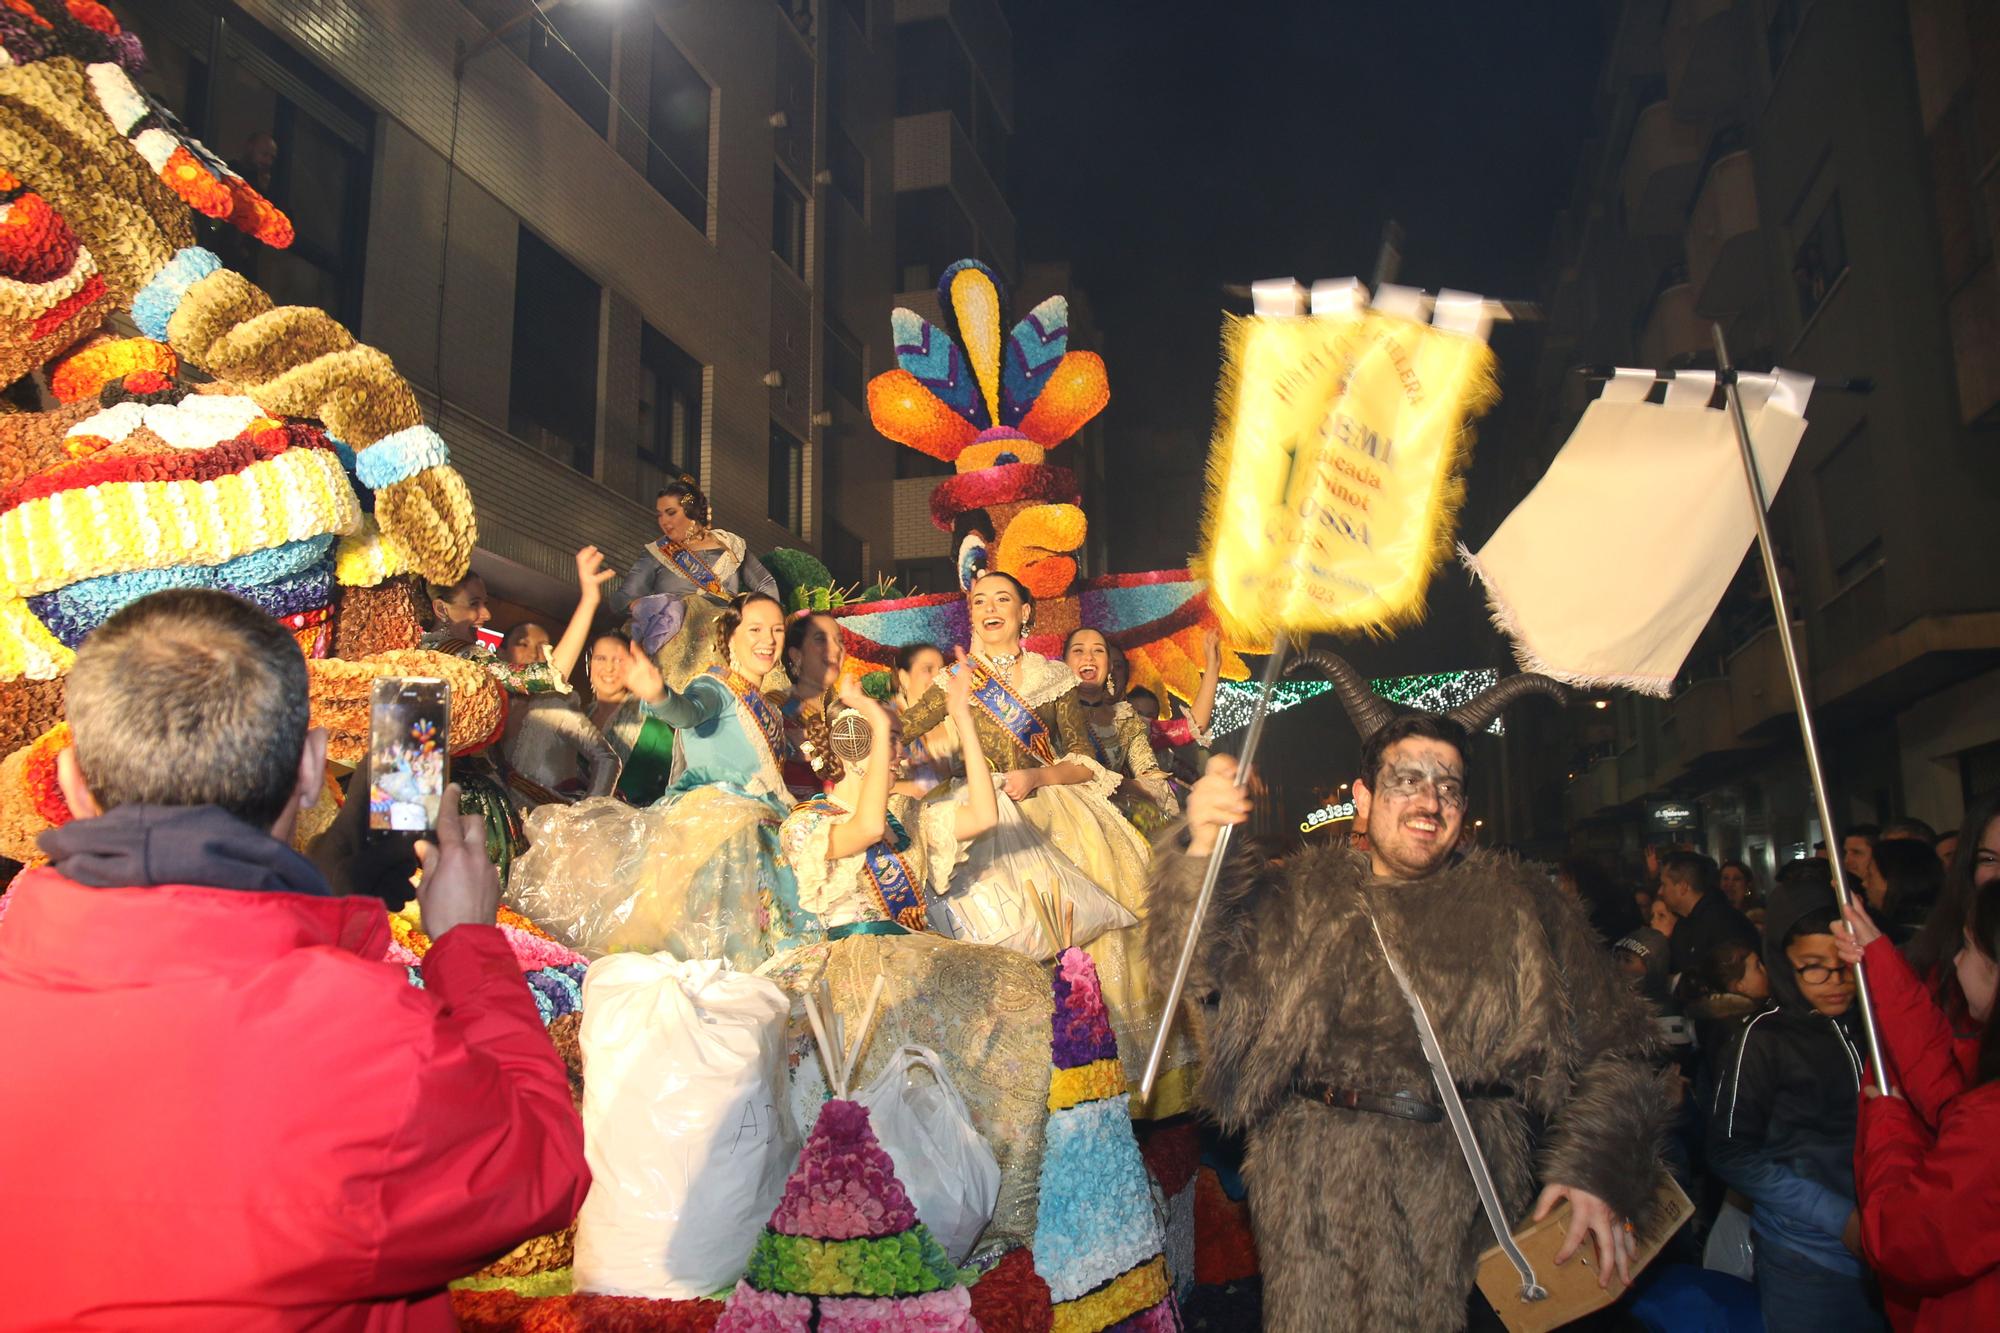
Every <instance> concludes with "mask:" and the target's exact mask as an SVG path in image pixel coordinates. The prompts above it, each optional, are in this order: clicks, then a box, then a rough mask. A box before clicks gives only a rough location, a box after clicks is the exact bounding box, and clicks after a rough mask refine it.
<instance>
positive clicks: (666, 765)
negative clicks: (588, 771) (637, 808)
mask: <svg viewBox="0 0 2000 1333" xmlns="http://www.w3.org/2000/svg"><path fill="white" fill-rule="evenodd" d="M673 768H674V729H673V728H672V727H670V726H668V725H667V724H666V723H664V722H662V721H660V719H658V718H656V717H648V718H647V719H646V722H645V725H644V726H642V727H640V728H639V738H638V739H637V740H635V741H634V742H632V757H631V758H630V759H627V760H626V761H625V767H624V768H623V769H621V770H620V771H619V773H618V794H619V795H620V796H623V797H624V798H625V799H626V800H628V801H630V802H631V803H632V804H633V805H651V804H652V803H653V802H655V801H657V800H659V799H660V798H661V797H662V796H664V795H666V793H667V783H668V782H669V781H670V780H671V779H672V777H673Z"/></svg>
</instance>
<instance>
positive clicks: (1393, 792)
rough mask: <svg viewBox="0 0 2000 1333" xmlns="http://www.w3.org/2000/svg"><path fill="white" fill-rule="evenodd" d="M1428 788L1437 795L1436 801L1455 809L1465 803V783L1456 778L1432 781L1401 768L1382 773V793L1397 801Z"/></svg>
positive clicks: (1404, 799) (1420, 774)
mask: <svg viewBox="0 0 2000 1333" xmlns="http://www.w3.org/2000/svg"><path fill="white" fill-rule="evenodd" d="M1426 788H1429V790H1430V791H1431V793H1432V794H1433V795H1435V796H1436V797H1437V803H1438V804H1439V805H1442V806H1449V807H1450V808H1452V809H1454V810H1457V809H1462V808H1464V805H1465V784H1464V783H1463V782H1460V781H1459V780H1458V779H1456V778H1439V779H1438V780H1437V781H1435V782H1433V781H1432V780H1431V779H1430V778H1429V777H1427V776H1426V775H1424V774H1422V773H1416V772H1412V771H1411V770H1409V769H1406V768H1401V769H1397V770H1395V771H1394V772H1391V773H1385V774H1383V775H1382V794H1383V795H1384V796H1388V797H1391V798H1393V799H1395V800H1398V801H1407V800H1409V799H1410V798H1412V797H1414V796H1415V795H1416V794H1417V793H1418V792H1420V791H1423V790H1425V789H1426Z"/></svg>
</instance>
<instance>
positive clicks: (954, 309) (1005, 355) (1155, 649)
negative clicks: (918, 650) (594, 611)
mask: <svg viewBox="0 0 2000 1333" xmlns="http://www.w3.org/2000/svg"><path fill="white" fill-rule="evenodd" d="M938 302H939V306H940V308H941V310H942V311H943V312H944V316H945V324H946V326H947V327H946V328H940V327H939V326H938V325H936V324H932V323H931V322H930V321H929V320H927V319H925V318H924V317H923V316H921V315H919V314H918V313H916V312H915V311H912V310H907V309H902V308H898V309H896V310H895V311H893V312H891V314H890V317H889V323H890V331H891V334H892V337H893V340H894V342H895V347H896V361H897V365H896V367H895V368H894V369H893V370H890V371H888V372H887V373H885V374H882V375H878V376H876V377H875V378H874V379H873V380H871V381H870V382H869V384H868V413H869V416H870V418H871V419H872V420H873V421H874V424H875V428H876V429H877V430H878V431H880V432H881V433H882V434H884V435H886V436H888V437H889V438H890V439H892V440H895V441H897V442H898V443H901V444H905V445H908V446H909V447H910V448H912V449H916V450H918V451H919V452H922V453H925V454H929V455H931V456H932V457H934V458H942V459H946V460H948V461H950V462H951V463H952V464H953V465H954V467H955V468H956V472H955V474H954V475H953V476H950V477H947V478H945V479H944V480H943V481H941V482H939V483H938V485H937V487H936V489H935V490H933V491H932V492H931V501H930V514H931V522H932V524H934V525H935V526H936V527H937V528H939V529H940V530H941V531H945V532H951V533H954V534H957V535H958V547H957V549H955V550H953V551H952V552H951V556H952V560H953V562H954V566H955V570H956V576H957V577H956V584H957V588H956V590H954V591H950V592H945V591H936V592H932V593H930V594H928V595H919V596H913V597H902V598H894V599H877V600H867V601H859V602H854V601H850V602H848V603H847V604H845V605H844V606H841V607H839V608H837V609H835V610H834V612H833V613H834V615H835V616H837V617H838V618H839V619H840V621H841V628H842V630H843V637H844V639H845V641H846V648H847V667H846V670H847V671H848V673H849V674H852V675H855V676H865V675H866V674H868V673H869V672H870V671H874V670H887V669H888V668H889V667H890V666H891V665H893V663H894V661H895V657H896V653H897V650H898V649H900V648H902V647H903V646H904V645H905V644H910V643H934V644H940V645H944V644H951V643H964V642H965V641H966V618H965V614H964V610H963V594H964V590H965V589H966V588H969V587H970V586H971V584H972V581H973V580H974V579H976V578H977V577H978V576H979V575H980V574H981V573H984V572H985V571H987V570H989V569H993V570H999V571H1001V572H1004V573H1007V574H1011V575H1013V576H1014V577H1015V578H1017V579H1019V580H1020V581H1021V582H1022V584H1023V585H1024V586H1026V587H1027V588H1028V589H1029V591H1030V592H1032V593H1033V594H1034V597H1035V602H1036V614H1035V621H1034V628H1033V631H1032V632H1031V633H1030V634H1029V636H1028V640H1027V647H1028V648H1029V649H1030V650H1032V651H1034V652H1039V653H1043V654H1046V655H1050V656H1054V655H1058V654H1060V653H1061V651H1062V644H1063V638H1064V636H1065V635H1066V634H1067V633H1068V632H1069V631H1070V630H1071V629H1074V628H1075V627H1076V626H1078V625H1088V626H1089V627H1090V628H1092V629H1096V630H1101V631H1102V632H1103V633H1104V635H1105V637H1106V638H1107V639H1109V640H1111V642H1112V643H1114V644H1115V645H1117V646H1118V647H1120V648H1122V649H1124V650H1125V653H1126V655H1127V657H1128V659H1129V661H1130V663H1131V667H1132V683H1133V684H1135V685H1144V686H1147V687H1149V688H1152V689H1154V690H1155V691H1159V690H1162V689H1168V690H1171V691H1172V692H1174V693H1176V694H1179V695H1181V696H1182V697H1184V698H1193V697H1194V694H1195V692H1196V690H1197V688H1198V684H1199V679H1200V675H1201V668H1202V662H1201V634H1202V628H1203V627H1204V626H1210V625H1213V624H1214V621H1213V619H1212V618H1211V617H1210V616H1209V614H1208V611H1207V604H1206V599H1205V597H1204V594H1203V589H1202V585H1201V584H1200V583H1199V582H1197V581H1196V580H1195V579H1194V578H1193V577H1192V576H1191V575H1190V574H1189V573H1188V572H1187V571H1186V570H1184V569H1183V570H1169V571H1162V572H1159V573H1154V574H1140V575H1124V576H1111V577H1108V578H1097V579H1092V580H1090V581H1089V582H1087V583H1084V584H1082V585H1081V586H1078V583H1077V559H1076V554H1075V553H1076V552H1077V551H1078V550H1079V549H1081V548H1082V546H1083V543H1084V538H1085V535H1086V533H1087V531H1088V520H1087V518H1086V516H1085V514H1084V512H1083V510H1082V509H1081V508H1080V507H1079V491H1078V487H1077V481H1076V477H1075V475H1074V474H1073V473H1071V472H1070V471H1069V470H1068V469H1067V468H1061V467H1055V466H1052V465H1050V464H1049V463H1048V462H1047V457H1046V456H1047V453H1048V451H1049V450H1050V449H1053V448H1055V447H1056V446H1058V445H1060V444H1061V443H1063V441H1065V440H1067V439H1069V438H1070V437H1072V436H1073V435H1075V434H1076V432H1077V431H1079V430H1081V429H1082V428H1083V427H1084V426H1085V425H1086V424H1087V423H1088V422H1090V421H1091V420H1092V419H1093V418H1094V417H1096V416H1097V415H1098V413H1100V412H1102V411H1103V410H1104V407H1105V405H1106V404H1107V403H1108V402H1109V401H1110V399H1111V388H1110V383H1109V381H1108V379H1107V378H1106V376H1105V370H1104V362H1103V361H1102V360H1101V359H1100V358H1099V357H1097V356H1096V355H1094V354H1093V353H1090V352H1084V351H1073V350H1071V348H1070V346H1069V303H1068V301H1067V300H1066V299H1065V298H1064V297H1061V296H1052V297H1050V298H1049V299H1047V300H1045V301H1043V302H1042V303H1041V304H1040V305H1037V306H1036V307H1035V308H1034V309H1033V310H1030V311H1029V312H1028V314H1027V315H1026V317H1024V318H1023V319H1021V320H1020V322H1018V323H1016V324H1014V325H1012V326H1011V327H1009V326H1008V325H1007V323H1006V317H1007V292H1006V288H1005V287H1004V286H1003V285H1002V283H1001V281H1000V279H999V278H998V276H997V275H995V274H994V272H993V271H992V270H991V269H989V268H987V267H986V266H985V265H983V264H980V263H978V262H976V261H974V260H969V259H967V260H960V261H959V262H958V263H956V264H953V265H952V266H951V267H950V268H948V269H946V270H945V272H944V275H943V278H942V280H941V281H940V282H939V283H938ZM1003 330H1005V332H1004V334H1003ZM1168 585H1172V586H1168ZM953 603H957V605H955V606H954V605H952V604H953ZM1086 607H1087V610H1086ZM1248 674H1249V673H1248V670H1247V668H1246V667H1245V666H1244V664H1243V662H1242V660H1241V659H1240V658H1238V657H1237V656H1236V655H1235V654H1234V653H1231V652H1228V651H1227V650H1225V652H1224V654H1223V675H1224V676H1225V677H1227V678H1229V679H1231V680H1239V679H1242V678H1243V677H1244V676H1246V675H1248Z"/></svg>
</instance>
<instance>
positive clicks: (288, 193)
mask: <svg viewBox="0 0 2000 1333" xmlns="http://www.w3.org/2000/svg"><path fill="white" fill-rule="evenodd" d="M129 26H130V27H131V29H132V31H133V32H135V33H136V34H137V35H138V37H139V40H140V41H141V42H142V43H143V44H144V45H145V48H146V53H147V61H148V65H149V69H148V71H147V73H146V74H145V75H143V76H141V78H140V82H141V83H142V84H144V85H145V87H146V89H147V91H149V92H151V93H152V94H153V95H154V96H155V97H157V98H159V99H160V101H161V102H162V103H163V104H164V105H165V106H166V107H167V109H168V110H170V111H172V112H173V113H174V114H175V115H176V116H178V117H179V118H180V120H181V121H182V123H183V124H185V125H186V126H187V127H188V129H189V130H190V131H191V132H193V133H194V134H195V135H196V136H198V137H199V138H201V139H202V140H203V141H204V142H205V143H206V144H207V145H208V147H209V148H210V149H212V150H214V151H215V152H216V153H218V154H220V155H221V156H222V157H223V158H224V159H226V160H227V161H228V163H229V165H230V168H231V169H232V170H234V171H236V172H237V173H238V174H239V175H241V176H242V177H243V178H244V179H245V180H247V181H249V182H250V184H251V185H252V186H253V187H255V188H256V189H257V191H258V192H259V193H261V194H263V195H264V196H265V197H266V198H268V199H270V201H271V202H272V203H274V204H276V205H277V206H278V207H279V208H281V209H283V210H284V211H285V213H286V214H287V215H288V216H289V217H290V218H291V220H292V226H293V229H294V231H295V232H296V237H295V239H294V240H293V242H292V244H291V245H290V246H289V247H287V248H286V249H283V250H273V249H271V248H270V247H268V246H266V245H263V244H262V243H261V242H258V241H255V240H252V239H251V238H250V237H248V236H245V235H244V234H243V233H242V232H240V231H238V230H236V228H234V227H232V226H230V225H229V224H228V223H227V222H217V221H213V220H211V219H209V218H205V217H201V216H199V215H197V216H196V218H195V229H196V235H197V239H198V241H199V243H200V244H202V245H204V246H206V247H207V248H208V249H210V250H213V251H215V252H216V254H218V255H220V256H221V258H222V261H223V263H225V264H227V265H228V266H229V267H230V268H232V269H235V270H236V271H237V272H239V273H241V274H243V275H244V276H245V277H248V278H249V279H251V280H252V281H253V282H255V283H257V285H259V286H260V287H262V288H263V289H264V290H265V291H266V292H268V293H270V295H271V297H272V299H273V300H275V301H277V302H278V304H280V305H302V306H317V307H319V308H320V309H322V310H327V311H330V312H331V313H333V314H334V315H335V316H337V317H338V318H340V319H341V320H342V321H344V322H345V323H347V324H349V325H353V324H357V323H359V321H360V317H361V279H362V268H363V256H364V251H365V248H366V243H367V236H368V183H369V177H370V175H371V174H372V162H371V155H372V148H373V144H374V139H375V128H374V115H373V113H372V112H370V111H369V109H368V107H367V105H366V104H365V103H363V102H362V101H361V100H360V99H358V98H356V97H355V96H354V95H353V94H352V93H350V92H348V91H347V89H345V88H344V87H342V86H341V85H340V84H339V83H337V82H336V81H334V80H333V79H331V78H329V77H327V76H326V75H325V74H323V73H321V72H320V71H319V70H318V69H316V68H315V67H313V66H312V65H310V64H308V63H307V62H306V61H304V60H302V59H300V58H299V56H298V54H297V53H296V52H294V51H293V50H292V49H291V48H290V47H289V46H287V45H285V44H284V43H283V42H281V41H279V40H278V39H277V38H275V37H273V36H271V35H270V34H269V33H267V32H265V31H264V30H263V29H261V28H258V27H256V26H255V25H254V24H251V23H249V22H247V21H245V20H243V19H240V18H237V17H234V16H232V17H231V18H230V19H229V21H228V22H227V23H224V22H223V21H222V19H221V18H220V17H218V16H217V15H216V14H215V13H214V11H213V10H212V9H211V8H209V7H208V6H205V5H199V4H196V3H193V2H192V0H159V3H157V4H152V5H148V6H147V7H146V11H145V13H144V15H143V16H137V15H135V16H133V19H132V22H131V23H130V25H129Z"/></svg>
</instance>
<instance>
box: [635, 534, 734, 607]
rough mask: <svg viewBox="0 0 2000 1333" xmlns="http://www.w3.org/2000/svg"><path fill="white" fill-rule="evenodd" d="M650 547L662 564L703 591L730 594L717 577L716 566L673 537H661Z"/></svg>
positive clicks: (721, 594) (723, 594) (718, 594)
mask: <svg viewBox="0 0 2000 1333" xmlns="http://www.w3.org/2000/svg"><path fill="white" fill-rule="evenodd" d="M650 549H651V550H652V551H653V554H654V558H655V559H657V560H659V562H660V563H661V564H663V565H665V566H667V567H668V568H669V569H672V570H675V571H677V572H679V573H680V574H682V575H683V576H685V577H686V579H687V581H688V582H689V583H692V584H693V585H694V586H695V587H697V588H700V589H701V590H702V591H703V592H705V593H709V594H710V595H712V596H716V597H726V596H728V595H729V594H728V591H727V590H726V589H724V588H723V586H722V580H721V579H720V578H718V577H716V573H715V569H714V567H713V566H712V565H710V564H709V563H708V561H706V560H704V559H702V558H701V557H700V556H698V555H696V554H695V553H694V552H693V551H690V550H688V548H687V547H685V546H682V545H681V544H680V543H679V542H677V541H675V540H674V539H673V538H672V537H662V538H660V539H659V540H658V541H656V542H654V543H653V545H652V547H651V548H650Z"/></svg>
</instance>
